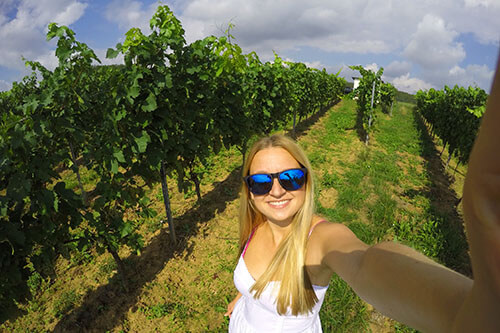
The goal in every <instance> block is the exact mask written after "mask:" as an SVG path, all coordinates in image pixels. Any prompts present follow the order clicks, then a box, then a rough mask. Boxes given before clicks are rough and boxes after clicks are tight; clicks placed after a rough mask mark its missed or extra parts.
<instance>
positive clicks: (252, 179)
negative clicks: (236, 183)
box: [243, 168, 307, 195]
mask: <svg viewBox="0 0 500 333" xmlns="http://www.w3.org/2000/svg"><path fill="white" fill-rule="evenodd" d="M306 174H307V169H306V168H297V169H288V170H284V171H281V172H276V173H257V174H254V175H249V176H246V177H243V179H244V180H245V183H246V184H247V186H248V189H249V190H250V192H252V193H253V194H257V195H263V194H266V193H269V191H271V189H272V188H273V179H274V178H278V182H279V183H280V185H281V187H283V188H284V189H285V190H287V191H297V190H298V189H300V188H301V187H302V186H304V184H305V183H306Z"/></svg>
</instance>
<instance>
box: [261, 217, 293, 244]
mask: <svg viewBox="0 0 500 333" xmlns="http://www.w3.org/2000/svg"><path fill="white" fill-rule="evenodd" d="M266 224H267V227H268V228H269V231H270V232H271V237H272V241H273V243H274V245H276V246H278V245H279V244H280V243H281V241H282V240H283V238H285V237H286V235H288V233H289V232H290V230H291V229H292V221H288V222H272V221H269V220H267V223H266Z"/></svg>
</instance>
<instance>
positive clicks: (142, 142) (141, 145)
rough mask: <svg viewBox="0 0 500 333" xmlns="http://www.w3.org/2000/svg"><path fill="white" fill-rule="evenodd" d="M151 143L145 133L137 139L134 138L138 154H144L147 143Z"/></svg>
mask: <svg viewBox="0 0 500 333" xmlns="http://www.w3.org/2000/svg"><path fill="white" fill-rule="evenodd" d="M150 141H151V138H150V137H149V134H148V133H147V132H146V131H142V136H141V137H139V138H135V143H136V144H137V148H138V151H139V153H144V152H145V151H146V147H147V146H148V142H150Z"/></svg>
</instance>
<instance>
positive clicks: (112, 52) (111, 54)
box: [106, 48, 120, 59]
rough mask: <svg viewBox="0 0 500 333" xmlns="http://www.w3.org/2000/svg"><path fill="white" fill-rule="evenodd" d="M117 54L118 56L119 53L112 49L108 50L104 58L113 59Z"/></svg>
mask: <svg viewBox="0 0 500 333" xmlns="http://www.w3.org/2000/svg"><path fill="white" fill-rule="evenodd" d="M118 54H120V51H118V50H115V49H112V48H108V50H107V51H106V58H108V59H114V58H116V57H117V56H118Z"/></svg>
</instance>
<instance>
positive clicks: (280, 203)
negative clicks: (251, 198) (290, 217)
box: [269, 200, 289, 206]
mask: <svg viewBox="0 0 500 333" xmlns="http://www.w3.org/2000/svg"><path fill="white" fill-rule="evenodd" d="M288 201H289V200H282V201H272V202H269V204H270V205H272V206H281V205H284V204H285V203H287V202H288Z"/></svg>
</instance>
